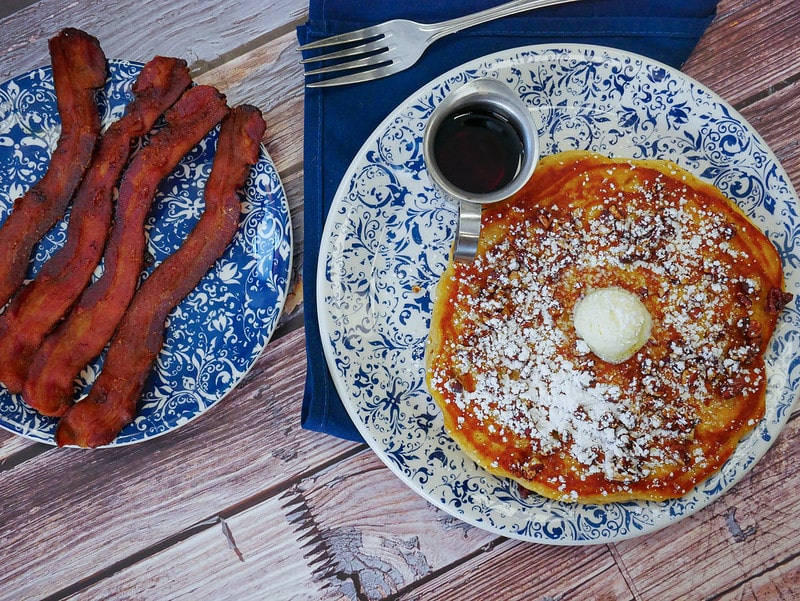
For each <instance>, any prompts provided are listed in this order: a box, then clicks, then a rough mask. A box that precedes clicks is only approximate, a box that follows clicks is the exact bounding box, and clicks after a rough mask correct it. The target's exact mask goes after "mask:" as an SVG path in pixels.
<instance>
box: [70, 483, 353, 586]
mask: <svg viewBox="0 0 800 601" xmlns="http://www.w3.org/2000/svg"><path fill="white" fill-rule="evenodd" d="M253 526H255V527H253ZM303 536H304V532H303V531H302V529H301V530H298V527H297V525H296V524H293V523H291V522H290V521H289V520H288V519H287V518H286V515H285V508H284V507H283V502H282V501H281V499H279V498H272V499H268V500H267V501H265V502H263V503H260V504H258V505H256V506H255V507H252V508H250V509H247V510H245V511H243V512H242V513H240V514H238V515H236V516H234V517H231V518H229V519H222V518H216V519H213V520H211V521H210V526H209V527H206V528H204V529H203V530H202V531H201V532H199V533H197V534H195V535H193V536H191V537H190V538H188V539H186V540H183V541H181V542H180V543H179V544H176V545H174V546H172V547H169V548H167V549H165V550H163V551H160V552H157V553H155V554H153V555H151V556H149V557H147V558H145V559H144V560H142V561H140V562H138V563H136V564H135V565H133V566H130V567H128V568H125V569H122V570H120V571H118V572H116V573H114V574H113V575H111V576H110V577H108V578H106V579H103V580H101V581H99V582H96V583H93V584H92V585H90V586H88V587H86V588H84V589H82V590H80V591H79V592H77V593H75V594H74V595H70V596H69V597H67V598H68V599H80V600H81V601H91V600H94V599H96V600H98V601H105V600H106V599H173V600H179V599H236V600H237V601H247V600H250V599H252V600H253V601H265V600H275V601H278V600H287V601H291V600H301V599H307V600H309V601H324V600H333V599H336V598H337V597H338V595H330V593H331V590H330V589H329V587H328V585H327V583H325V582H324V581H321V580H319V579H315V578H314V567H313V566H311V565H309V563H310V562H309V561H308V558H307V553H308V551H307V549H306V548H305V541H304V540H302V539H303Z"/></svg>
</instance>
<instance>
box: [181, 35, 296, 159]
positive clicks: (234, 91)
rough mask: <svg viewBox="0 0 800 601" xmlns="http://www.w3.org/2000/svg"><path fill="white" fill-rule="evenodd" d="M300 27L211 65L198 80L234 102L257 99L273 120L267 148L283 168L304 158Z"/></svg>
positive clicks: (257, 104)
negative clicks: (221, 62)
mask: <svg viewBox="0 0 800 601" xmlns="http://www.w3.org/2000/svg"><path fill="white" fill-rule="evenodd" d="M298 61H299V52H298V51H297V38H296V36H295V34H294V32H293V31H292V32H290V33H287V34H284V35H282V36H280V37H278V38H276V39H274V40H270V42H269V43H268V44H265V45H263V46H259V47H258V48H255V49H254V50H252V51H250V52H247V53H245V54H244V55H242V56H240V57H238V58H235V59H233V60H231V61H229V62H226V63H225V64H224V65H221V66H220V67H217V68H214V69H211V70H209V71H207V72H205V73H203V74H202V75H199V76H197V77H196V78H195V79H196V81H197V82H198V83H203V84H209V85H213V86H215V87H217V88H218V89H219V90H220V91H221V92H223V93H224V94H225V95H226V97H227V99H228V104H230V105H231V106H232V105H235V104H240V103H243V102H247V103H250V104H254V105H255V106H257V107H258V108H260V109H261V111H262V112H263V113H264V118H265V119H266V121H267V132H266V139H267V148H268V149H269V152H270V155H271V156H272V159H273V160H274V161H275V165H276V166H277V168H278V170H279V171H281V172H283V171H284V170H286V169H288V168H297V167H299V165H300V164H301V163H302V160H303V88H302V82H303V76H302V73H303V70H302V68H301V66H300V63H299V62H298Z"/></svg>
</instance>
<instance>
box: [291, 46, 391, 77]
mask: <svg viewBox="0 0 800 601" xmlns="http://www.w3.org/2000/svg"><path fill="white" fill-rule="evenodd" d="M384 54H385V53H384V52H381V53H380V54H373V55H371V56H366V57H364V58H359V59H355V60H352V61H347V62H344V63H337V64H335V65H328V66H327V67H319V68H317V69H310V70H308V71H306V72H305V75H306V77H307V76H309V75H322V74H323V73H335V72H337V71H351V70H352V69H359V68H360V67H372V66H375V67H381V66H383V65H386V64H391V62H392V61H391V59H388V58H383V55H384Z"/></svg>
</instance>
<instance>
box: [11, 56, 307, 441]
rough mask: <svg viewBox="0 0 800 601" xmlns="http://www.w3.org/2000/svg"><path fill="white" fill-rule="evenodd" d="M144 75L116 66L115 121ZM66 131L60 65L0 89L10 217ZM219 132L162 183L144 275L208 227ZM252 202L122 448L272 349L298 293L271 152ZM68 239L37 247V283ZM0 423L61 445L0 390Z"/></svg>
mask: <svg viewBox="0 0 800 601" xmlns="http://www.w3.org/2000/svg"><path fill="white" fill-rule="evenodd" d="M141 68H142V64H141V63H137V62H128V61H119V60H112V61H109V77H108V79H107V82H106V86H105V88H104V90H103V92H102V93H101V94H99V96H98V103H99V107H100V114H101V116H102V121H103V123H104V124H108V123H111V122H112V121H114V120H116V119H118V118H119V117H120V116H121V115H122V114H123V113H124V111H125V107H126V105H127V103H128V102H129V101H130V100H131V92H130V90H131V87H132V85H133V82H134V81H135V79H136V77H137V76H138V74H139V72H140V71H141ZM60 123H61V122H60V119H59V117H58V109H57V106H56V98H55V92H54V88H53V81H52V71H51V69H50V68H49V67H44V68H41V69H36V70H34V71H31V72H29V73H26V74H24V75H21V76H18V77H15V78H13V79H11V80H9V81H7V82H5V83H3V84H0V221H2V220H5V218H6V217H7V216H8V214H9V213H10V211H11V208H12V205H13V201H14V199H16V198H18V197H19V196H21V195H22V194H23V193H24V192H25V191H26V190H27V189H28V188H29V187H30V186H31V185H32V184H33V183H34V182H36V181H37V180H38V179H40V178H41V177H42V175H43V174H44V172H45V170H46V168H47V164H48V161H49V157H50V153H51V152H52V150H53V149H54V148H55V145H56V143H57V141H58V136H59V133H60V127H61V126H60ZM159 125H160V124H157V125H156V127H159ZM218 135H219V128H218V127H217V128H215V129H214V130H213V131H211V132H210V133H209V134H208V135H207V136H206V137H205V138H204V139H203V140H202V141H201V142H200V144H198V145H197V146H196V147H195V148H194V149H192V150H191V151H190V152H189V153H188V154H187V155H186V156H185V157H184V158H183V160H182V161H181V163H180V164H179V165H178V167H177V168H176V169H175V170H174V171H173V173H172V174H171V175H169V176H168V177H167V178H166V179H165V180H164V181H162V182H161V184H160V186H159V192H158V194H157V196H156V199H155V200H154V202H153V207H152V209H151V212H150V215H149V217H148V220H147V224H146V226H145V227H146V230H147V234H148V253H149V255H150V256H151V257H152V259H153V262H152V264H151V266H150V267H149V268H148V270H147V272H146V273H144V274H143V277H146V275H147V274H148V273H150V272H151V271H152V269H153V268H154V267H155V266H156V265H157V264H158V263H160V262H161V261H162V260H163V259H164V258H165V257H167V256H168V255H170V254H171V253H172V252H174V251H175V250H176V249H177V248H178V247H179V246H180V245H181V242H182V241H183V240H184V239H185V237H186V235H187V234H188V233H189V232H190V231H191V230H192V229H193V227H194V224H195V223H197V221H198V220H199V219H200V216H201V215H202V209H203V200H202V199H203V188H204V186H205V182H206V180H207V178H208V175H209V173H210V172H211V165H212V162H213V159H214V151H215V148H216V140H217V137H218ZM242 200H243V202H242V215H241V218H240V225H239V230H238V232H237V234H236V236H235V238H234V240H233V242H232V243H231V245H230V246H229V247H228V249H227V250H226V251H225V253H224V255H223V256H222V257H221V258H220V259H219V260H218V261H217V262H216V263H215V264H214V266H213V267H212V268H211V270H210V271H209V272H208V273H207V274H206V276H205V277H204V278H203V279H202V281H201V282H200V284H199V285H198V286H197V287H196V288H195V289H194V290H193V291H192V292H191V293H190V294H189V295H188V296H187V297H186V298H185V299H184V300H183V302H181V303H180V304H179V305H178V306H177V307H176V308H175V309H174V310H173V312H172V313H171V314H170V316H169V320H168V328H167V335H166V338H165V342H164V348H163V349H162V352H161V353H160V355H159V356H158V359H157V362H156V366H155V368H154V369H153V371H152V373H151V375H150V378H149V380H148V381H147V384H146V386H145V388H144V391H143V394H142V400H141V410H140V412H139V414H138V416H137V418H136V420H135V421H134V422H133V423H132V424H130V425H129V426H127V427H126V428H125V429H124V430H123V431H122V432H121V433H120V434H119V436H118V437H117V438H116V440H115V441H114V442H112V443H111V445H112V446H116V445H123V444H130V443H135V442H140V441H143V440H146V439H149V438H152V437H154V436H157V435H160V434H163V433H165V432H168V431H170V430H173V429H175V428H177V427H178V426H181V425H182V424H185V423H187V422H188V421H190V420H192V419H194V418H195V417H197V416H198V415H200V414H201V413H203V412H204V411H206V410H207V409H208V408H209V407H211V406H212V405H214V404H215V403H216V402H217V401H219V400H220V399H221V398H222V397H224V396H225V395H226V394H227V393H229V392H230V391H231V390H232V389H233V388H234V387H235V386H236V385H237V384H238V383H239V381H240V380H241V379H242V378H243V377H244V375H245V374H246V373H247V371H248V370H249V369H250V367H251V366H252V365H253V363H255V361H256V359H257V358H258V356H259V355H260V353H261V351H262V350H263V349H264V347H265V346H266V344H267V342H268V341H269V338H270V336H271V335H272V333H273V331H274V329H275V327H276V325H277V322H278V318H279V316H280V312H281V310H282V308H283V304H284V301H285V299H286V295H287V293H288V285H289V279H290V274H291V262H292V228H291V221H290V216H289V206H288V203H287V199H286V195H285V193H284V190H283V186H282V184H281V181H280V178H279V176H278V173H277V171H276V169H275V165H274V164H273V162H272V160H271V158H270V157H269V155H268V154H267V151H266V150H265V149H263V148H262V152H261V156H260V158H259V161H258V163H257V164H256V165H255V166H254V167H253V168H252V169H251V171H250V174H249V177H248V181H247V184H246V186H245V189H244V192H243V198H242ZM65 234H66V220H62V221H61V222H60V223H59V224H58V225H57V226H55V227H54V228H53V230H52V231H51V232H49V233H48V234H47V235H46V237H45V238H44V239H43V240H42V242H41V243H40V244H39V245H38V246H37V248H36V251H35V255H34V260H33V261H32V265H31V270H30V275H31V276H32V275H33V274H35V273H36V272H37V271H38V270H39V268H40V267H41V265H42V263H43V262H44V261H46V260H47V259H48V258H49V257H50V256H51V255H52V254H53V252H55V251H56V250H57V249H58V248H60V247H61V246H62V245H63V243H64V239H65ZM101 368H102V358H100V359H98V360H97V361H95V362H93V363H92V364H91V365H89V366H88V367H87V368H86V369H85V370H83V372H82V373H81V374H80V376H79V378H78V383H77V385H78V386H79V388H80V389H81V392H80V393H79V394H80V396H83V395H84V394H85V393H86V392H88V389H89V387H90V386H91V384H92V382H93V381H94V380H95V378H96V377H97V375H98V374H99V373H100V370H101ZM0 426H2V427H4V428H6V429H8V430H11V431H12V432H16V433H18V434H21V435H23V436H27V437H29V438H32V439H34V440H37V441H40V442H45V443H50V444H52V443H53V434H54V431H55V426H56V421H55V420H53V419H51V418H46V417H43V416H41V415H39V414H38V413H37V412H35V411H33V410H32V409H30V408H29V407H28V406H27V405H26V404H25V403H24V402H23V401H22V400H21V398H20V397H19V396H17V395H11V394H8V392H7V391H5V390H4V389H2V387H0Z"/></svg>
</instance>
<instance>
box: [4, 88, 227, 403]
mask: <svg viewBox="0 0 800 601" xmlns="http://www.w3.org/2000/svg"><path fill="white" fill-rule="evenodd" d="M227 112H228V107H227V106H226V105H225V97H224V96H223V95H222V94H220V93H219V92H218V91H217V90H216V89H215V88H212V87H209V86H197V87H194V88H190V89H189V90H187V91H186V92H185V93H184V94H183V95H182V96H181V98H180V99H179V100H178V101H177V102H176V103H175V104H174V105H173V106H172V107H171V108H170V109H169V110H167V112H166V113H165V117H166V121H167V126H166V127H165V128H164V129H162V130H160V131H159V132H158V133H157V134H155V135H154V136H153V137H152V139H151V140H150V143H149V144H148V145H147V146H145V147H144V148H143V149H142V150H141V151H140V152H139V153H138V154H137V155H136V157H134V159H133V160H132V161H131V164H130V165H129V166H128V168H127V169H126V170H125V175H124V176H123V178H122V182H121V183H120V187H119V198H118V200H117V206H116V209H115V212H114V226H113V228H112V230H111V234H110V236H109V240H108V244H107V245H106V249H105V253H104V255H103V275H102V276H101V277H100V278H99V279H98V280H97V281H96V282H94V283H93V284H92V285H90V286H89V287H88V288H86V290H85V291H84V292H83V294H82V295H81V297H80V300H79V301H78V302H77V303H76V304H75V306H74V307H73V308H72V310H71V311H70V313H69V315H68V316H67V318H66V319H65V321H63V322H62V323H61V324H60V325H59V327H58V328H57V329H56V330H54V331H53V332H52V334H51V336H54V337H58V338H61V339H63V343H58V344H66V345H68V346H71V347H72V354H73V355H74V356H75V357H80V361H81V362H82V363H83V365H84V366H85V365H86V364H87V363H88V362H89V361H90V360H91V359H92V358H93V357H94V356H96V355H98V354H99V353H100V351H101V350H102V349H103V347H104V346H105V344H106V343H107V342H108V340H109V339H110V338H111V335H112V334H113V333H114V328H116V325H117V323H118V322H119V319H120V318H121V317H122V313H123V312H124V311H125V307H127V305H128V303H129V302H130V299H131V297H132V296H133V292H134V290H135V289H136V284H137V281H138V279H139V274H140V272H141V270H142V263H143V259H144V249H145V233H144V220H145V217H146V215H147V212H148V210H149V208H150V203H151V202H152V200H153V198H154V196H155V193H156V189H157V187H158V184H159V182H160V181H161V180H162V179H163V178H164V177H165V176H167V175H168V174H169V173H170V171H172V169H173V168H174V167H175V166H176V165H177V164H178V162H179V161H180V159H181V158H182V157H183V155H184V154H186V153H187V152H188V151H189V150H190V149H191V148H192V147H193V146H194V145H195V144H197V143H198V142H199V141H200V140H201V139H202V138H203V136H205V135H206V134H207V133H208V132H209V131H210V130H211V128H212V127H214V126H215V125H216V124H217V123H219V121H220V120H221V119H222V118H223V117H224V116H225V115H226V114H227ZM12 309H18V310H14V311H12ZM37 309H39V307H34V308H31V307H30V306H29V305H27V304H24V303H23V304H20V305H19V306H18V307H15V306H10V307H9V309H8V310H7V311H6V312H5V313H3V314H2V315H0V357H3V361H2V362H0V381H1V382H3V383H4V384H5V385H6V387H7V388H8V389H9V391H11V392H19V391H21V389H22V385H23V383H24V381H25V379H26V377H27V373H28V369H29V365H30V361H31V359H32V358H33V355H34V353H35V352H36V350H37V349H38V348H39V345H40V344H41V343H42V341H43V339H44V336H45V335H46V334H47V331H48V330H49V329H50V328H49V326H45V325H44V324H40V323H39V319H40V317H41V310H37Z"/></svg>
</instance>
